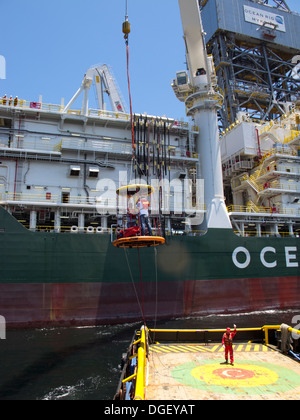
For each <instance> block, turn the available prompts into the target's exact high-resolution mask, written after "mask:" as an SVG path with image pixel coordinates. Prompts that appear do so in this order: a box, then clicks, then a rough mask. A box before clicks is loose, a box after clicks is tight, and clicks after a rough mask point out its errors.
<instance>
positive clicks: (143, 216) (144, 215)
mask: <svg viewBox="0 0 300 420" xmlns="http://www.w3.org/2000/svg"><path fill="white" fill-rule="evenodd" d="M136 206H137V208H138V210H139V216H140V222H141V234H142V236H145V225H146V226H147V229H148V236H152V229H151V225H150V222H149V201H147V200H146V198H145V197H142V198H140V199H139V200H138V202H137V205H136Z"/></svg>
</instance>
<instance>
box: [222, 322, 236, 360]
mask: <svg viewBox="0 0 300 420" xmlns="http://www.w3.org/2000/svg"><path fill="white" fill-rule="evenodd" d="M233 328H234V331H233V332H231V330H230V328H229V327H228V328H227V330H226V332H225V334H224V335H223V340H222V344H223V347H224V348H225V364H227V363H228V353H230V364H231V365H232V366H233V361H234V360H233V348H232V341H233V338H234V337H235V335H236V325H234V326H233Z"/></svg>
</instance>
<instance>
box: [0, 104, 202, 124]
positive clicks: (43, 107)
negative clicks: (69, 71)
mask: <svg viewBox="0 0 300 420" xmlns="http://www.w3.org/2000/svg"><path fill="white" fill-rule="evenodd" d="M1 105H2V106H5V107H11V108H22V109H28V110H32V111H37V112H39V111H44V112H50V113H51V112H53V113H56V114H57V113H63V110H64V108H65V106H64V105H57V104H45V103H43V102H33V101H27V100H24V99H17V100H16V99H12V100H9V99H8V98H7V99H3V98H0V106H1ZM66 115H82V112H81V110H78V109H69V110H68V111H67V113H66ZM88 116H89V117H97V118H104V119H117V120H124V121H129V120H130V118H131V116H130V114H126V113H124V112H114V111H106V110H100V109H89V110H88ZM149 118H151V117H149ZM173 126H174V127H175V128H184V129H188V128H189V123H188V122H187V121H174V125H173ZM191 128H192V130H193V131H196V132H197V131H199V128H198V127H197V126H192V127H191Z"/></svg>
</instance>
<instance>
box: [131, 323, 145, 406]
mask: <svg viewBox="0 0 300 420" xmlns="http://www.w3.org/2000/svg"><path fill="white" fill-rule="evenodd" d="M139 342H140V343H139V344H140V345H139V348H138V367H137V377H136V385H135V396H134V399H135V400H144V399H145V386H146V377H147V328H146V327H145V326H143V327H142V328H141V338H140V340H139Z"/></svg>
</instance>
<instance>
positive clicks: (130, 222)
mask: <svg viewBox="0 0 300 420" xmlns="http://www.w3.org/2000/svg"><path fill="white" fill-rule="evenodd" d="M154 192H155V190H154V188H153V187H152V186H150V185H146V184H132V185H125V186H123V187H120V188H119V189H118V190H117V192H116V193H117V198H118V200H117V217H118V219H119V220H122V224H121V226H120V223H118V228H117V229H116V239H115V240H114V241H113V245H114V246H115V247H117V248H143V247H151V246H158V245H162V244H164V243H165V238H164V237H163V236H162V234H161V226H160V223H159V219H160V218H159V217H158V218H154V217H153V216H150V215H149V221H150V224H151V234H152V236H151V235H149V232H148V235H146V236H142V235H141V229H140V218H139V216H138V210H137V201H138V200H139V199H141V198H143V197H144V198H145V202H146V203H147V210H148V208H149V210H150V211H151V205H150V199H148V198H146V197H150V195H151V194H153V193H154ZM152 204H153V195H152ZM124 206H126V209H127V211H124ZM121 208H122V209H123V214H122V216H121V215H120V213H121V211H120V210H121ZM144 208H145V207H144Z"/></svg>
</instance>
